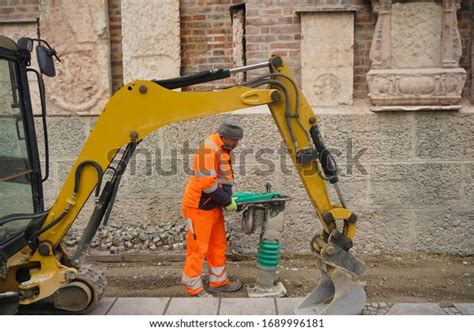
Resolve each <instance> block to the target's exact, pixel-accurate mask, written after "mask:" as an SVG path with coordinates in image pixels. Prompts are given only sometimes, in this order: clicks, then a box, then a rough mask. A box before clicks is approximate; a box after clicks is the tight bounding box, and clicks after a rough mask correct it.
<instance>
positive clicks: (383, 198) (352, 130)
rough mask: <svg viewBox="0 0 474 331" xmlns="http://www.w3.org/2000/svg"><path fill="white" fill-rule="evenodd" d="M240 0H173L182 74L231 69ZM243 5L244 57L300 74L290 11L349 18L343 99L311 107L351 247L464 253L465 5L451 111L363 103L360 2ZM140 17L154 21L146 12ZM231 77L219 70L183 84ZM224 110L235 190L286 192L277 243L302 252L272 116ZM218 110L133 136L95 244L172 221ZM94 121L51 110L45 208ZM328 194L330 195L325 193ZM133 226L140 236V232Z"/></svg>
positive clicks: (467, 228) (471, 164)
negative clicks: (135, 145)
mask: <svg viewBox="0 0 474 331" xmlns="http://www.w3.org/2000/svg"><path fill="white" fill-rule="evenodd" d="M241 2H243V1H232V0H219V1H218V0H180V1H179V19H180V27H179V28H180V36H181V74H187V73H191V72H195V71H198V70H207V69H211V68H218V67H228V66H232V25H231V20H230V13H229V10H228V7H229V5H231V4H237V3H241ZM30 3H32V4H31V5H29V4H30ZM245 3H246V26H245V31H246V54H245V59H246V63H247V64H252V63H257V62H260V61H265V60H267V58H268V56H269V55H270V54H272V53H278V54H280V55H282V56H284V58H285V59H286V61H287V64H288V65H289V66H290V67H291V69H292V70H293V71H294V72H295V73H296V76H297V77H298V80H300V82H299V83H301V78H302V74H301V72H302V70H304V68H302V67H301V56H302V54H301V38H302V36H301V15H306V14H301V13H302V12H304V11H305V10H308V9H310V10H312V11H315V10H316V11H318V10H319V11H323V10H329V9H331V10H332V9H339V10H340V9H345V10H348V11H349V12H351V13H353V15H354V16H353V17H354V38H353V54H354V66H353V104H352V105H340V106H328V107H322V108H321V107H318V105H317V104H316V105H315V107H314V109H315V112H316V113H317V114H318V115H319V117H320V120H321V127H322V130H323V135H324V137H325V141H326V144H327V145H328V146H331V147H332V148H333V150H334V153H335V155H336V156H337V159H338V163H339V165H340V168H341V184H340V186H341V189H342V191H343V193H344V194H345V196H346V199H347V204H348V207H349V208H350V209H352V210H354V212H356V213H357V214H358V215H359V220H360V223H359V229H360V231H359V233H358V235H357V236H356V241H355V242H356V243H355V249H356V251H358V252H367V253H380V252H394V251H398V252H399V251H401V252H407V251H416V250H419V251H429V252H449V253H461V254H472V253H473V252H474V233H473V231H474V230H473V227H472V226H471V224H472V222H473V221H474V206H473V203H472V201H474V195H473V194H474V181H473V174H474V139H473V132H474V108H473V106H471V105H469V103H468V102H467V101H468V99H469V98H470V96H471V95H470V90H471V81H472V79H471V77H472V71H471V56H472V53H471V48H472V45H471V39H472V26H473V22H472V15H473V10H474V8H473V6H472V3H471V1H466V0H464V1H462V3H461V8H460V10H459V11H458V13H457V15H458V22H459V24H458V26H459V31H460V34H461V38H462V56H461V59H460V65H461V67H463V68H464V69H465V70H466V72H467V81H466V84H465V86H464V90H463V96H464V97H465V99H464V100H463V102H462V109H461V110H460V111H456V112H453V111H431V112H428V111H425V112H394V113H373V112H371V111H370V110H369V108H370V107H369V102H368V98H367V93H368V88H367V81H366V74H367V72H368V71H369V68H370V61H369V52H370V47H371V42H372V36H373V31H374V28H375V23H376V16H375V15H374V14H373V13H372V6H371V3H370V1H368V0H367V1H363V0H321V1H319V0H271V1H270V0H260V1H257V0H247V1H245ZM37 4H38V2H34V1H32V2H30V1H25V0H23V1H20V0H17V2H15V3H14V2H13V1H10V0H8V1H3V2H2V1H1V0H0V21H1V18H4V17H8V18H10V17H13V16H12V15H13V13H15V12H20V10H19V8H22V7H21V6H31V7H28V8H33V9H27V11H28V10H30V11H31V13H30V14H27V15H26V16H27V17H31V16H34V15H36V14H32V13H33V12H34V8H37V9H36V10H37V11H39V9H38V5H37ZM40 7H41V6H40ZM9 8H13V9H14V11H13V12H12V11H11V9H9ZM6 9H7V10H6ZM107 11H108V16H109V17H108V19H109V31H110V32H109V33H110V35H109V36H110V37H109V38H110V52H111V55H110V59H111V62H110V64H111V67H110V71H111V80H112V90H113V91H115V90H116V89H117V88H119V87H120V85H121V84H122V82H121V77H123V60H122V59H123V54H122V53H123V52H122V44H121V41H122V33H123V32H122V26H121V22H122V21H121V1H120V0H109V1H108V6H107ZM4 12H5V14H4ZM1 15H3V16H1ZM22 17H24V16H22ZM149 19H150V20H151V19H153V15H150V18H149ZM140 24H142V25H143V26H144V27H146V26H147V23H146V19H144V18H140ZM1 26H2V25H0V28H1ZM33 31H34V30H33ZM119 31H120V32H119ZM232 82H233V80H232V79H228V80H225V81H223V82H219V83H216V84H205V85H203V86H201V87H199V88H197V87H196V88H193V89H201V88H213V87H219V86H224V85H228V84H230V83H232ZM234 116H238V117H239V118H240V120H241V122H242V124H243V125H244V127H245V130H246V133H245V138H244V140H243V141H242V143H241V144H240V146H239V148H238V150H237V151H236V155H235V158H234V159H235V160H236V165H235V170H236V177H237V184H236V190H238V191H261V190H263V188H264V184H265V183H267V182H270V183H272V184H273V187H274V189H275V190H280V191H282V192H284V193H286V194H288V195H291V196H292V197H293V200H292V201H291V202H290V203H289V205H288V208H287V210H286V212H285V219H286V231H285V235H284V242H283V245H284V247H285V251H286V252H288V253H308V252H309V247H308V242H309V240H310V238H311V237H312V235H313V234H314V233H315V232H316V231H318V228H319V224H318V223H319V222H318V220H317V219H316V216H315V213H314V211H313V209H312V208H311V207H310V202H309V201H308V198H307V197H306V194H305V192H304V189H303V185H302V184H301V182H300V181H299V179H298V178H297V176H296V174H295V172H294V171H293V170H292V166H291V162H290V160H289V158H288V156H287V154H286V152H284V151H282V149H281V138H280V136H279V134H278V130H277V128H276V127H275V125H274V123H273V120H272V117H271V116H270V114H269V112H267V111H266V110H265V109H264V108H257V109H252V110H250V111H244V112H237V113H235V114H234ZM222 118H223V116H222V115H220V116H211V117H208V118H203V119H199V120H193V121H186V122H183V123H176V124H173V125H170V126H168V127H165V128H163V129H161V130H158V131H157V132H156V133H155V134H153V135H152V136H151V137H149V138H147V139H145V140H144V141H143V142H142V143H141V144H140V146H139V149H138V151H137V153H136V157H135V158H134V159H133V160H132V162H131V163H130V165H129V168H128V171H127V176H126V177H125V178H124V180H123V183H122V187H121V189H120V190H119V195H118V198H117V202H116V205H115V207H114V211H113V213H112V216H111V220H110V224H111V226H115V228H113V227H112V229H113V231H109V234H107V235H104V238H106V239H104V240H105V242H108V240H110V242H112V241H114V240H115V241H117V240H118V239H120V238H122V237H123V238H126V237H127V236H128V237H130V236H131V237H133V238H132V239H130V240H127V241H131V242H133V247H127V246H125V245H124V241H123V240H122V241H121V240H118V243H117V247H116V248H117V250H118V251H125V252H126V251H130V250H131V249H133V250H141V251H144V250H146V251H148V250H150V249H152V248H151V247H153V245H155V243H153V241H154V240H155V238H156V236H155V235H156V234H157V232H159V231H160V230H159V229H158V225H160V224H167V223H170V222H171V223H176V224H180V222H181V221H182V220H181V211H180V209H181V207H180V197H181V193H182V189H183V187H184V185H185V183H186V179H187V171H188V169H189V162H190V161H191V157H190V156H189V154H190V152H189V150H192V149H193V148H195V147H197V146H198V144H199V142H200V141H201V140H202V139H203V138H204V137H205V136H206V135H208V134H210V133H212V132H213V131H214V130H215V129H216V128H217V126H218V123H219V121H220V120H221V119H222ZM95 120H96V117H95V116H64V115H61V116H58V115H57V116H50V118H49V123H50V145H51V146H50V148H51V150H50V155H51V158H52V159H51V175H50V178H51V179H50V180H49V181H48V182H47V183H46V195H47V196H46V198H47V203H46V205H50V204H51V203H52V202H53V201H54V198H55V196H56V194H57V193H58V191H59V189H60V187H61V185H62V182H63V181H64V179H65V177H66V175H67V172H68V171H69V168H70V167H71V165H72V163H73V161H74V158H75V156H76V155H77V154H78V153H79V151H80V149H81V146H82V145H83V143H84V142H85V139H86V138H87V136H88V134H89V132H90V130H91V128H92V127H93V124H94V122H95ZM40 126H41V125H40V122H39V121H38V135H39V137H42V133H41V127H40ZM40 142H41V139H40ZM42 148H43V147H41V153H43V149H42ZM42 155H44V154H42ZM331 194H332V196H334V192H332V191H331ZM91 208H92V205H91V203H88V204H87V205H86V207H85V208H84V210H83V211H82V213H81V216H80V218H79V221H78V222H77V223H76V224H75V225H74V230H76V229H77V230H79V229H80V228H81V227H82V226H83V225H84V222H85V220H86V219H87V216H88V215H90V211H91ZM229 220H230V222H229V227H230V228H231V229H232V235H231V237H232V242H233V248H234V249H235V251H237V252H251V251H255V248H256V243H257V240H258V235H253V236H251V237H250V238H248V237H246V236H244V235H242V234H241V231H240V230H239V226H240V225H239V219H238V217H237V216H236V215H233V216H229ZM110 233H113V234H110ZM141 233H145V236H143V235H142V237H141V238H139V234H141ZM135 234H137V235H136V236H135V237H134V235H135ZM107 236H108V237H107ZM110 236H112V237H114V239H113V240H112V239H110ZM115 237H117V238H118V239H117V238H115ZM107 238H108V239H107ZM116 239H117V240H116ZM157 242H158V241H157ZM99 247H100V246H99ZM105 247H106V248H110V246H109V247H107V245H105ZM114 247H115V246H114ZM154 247H155V248H154V249H156V248H157V245H155V246H154ZM117 250H114V252H116V251H117Z"/></svg>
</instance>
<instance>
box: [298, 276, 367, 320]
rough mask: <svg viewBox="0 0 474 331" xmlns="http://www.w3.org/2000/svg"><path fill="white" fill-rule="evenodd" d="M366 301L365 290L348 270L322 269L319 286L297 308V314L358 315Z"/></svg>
mask: <svg viewBox="0 0 474 331" xmlns="http://www.w3.org/2000/svg"><path fill="white" fill-rule="evenodd" d="M365 302H366V295H365V291H364V289H363V287H362V286H360V285H359V283H357V282H355V281H353V280H352V276H351V275H349V274H348V273H347V272H345V271H342V270H340V269H337V268H333V270H331V271H329V272H327V271H325V270H323V269H321V280H320V281H319V285H318V287H317V288H316V289H315V290H314V291H313V292H311V293H310V294H308V295H307V296H306V297H305V298H304V300H303V301H302V302H301V303H300V304H299V305H298V306H297V307H296V308H295V314H297V315H357V314H360V313H361V312H362V309H363V308H364V305H365Z"/></svg>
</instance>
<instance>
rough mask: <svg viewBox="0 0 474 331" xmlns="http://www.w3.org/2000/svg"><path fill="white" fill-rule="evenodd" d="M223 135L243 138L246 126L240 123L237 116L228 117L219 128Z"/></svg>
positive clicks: (218, 130)
mask: <svg viewBox="0 0 474 331" xmlns="http://www.w3.org/2000/svg"><path fill="white" fill-rule="evenodd" d="M217 132H219V134H220V135H221V136H222V137H228V138H234V139H242V138H243V136H244V128H243V127H242V125H240V122H239V120H238V119H237V118H236V117H227V118H226V119H225V120H224V121H223V122H222V123H221V125H220V126H219V129H217Z"/></svg>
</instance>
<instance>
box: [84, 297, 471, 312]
mask: <svg viewBox="0 0 474 331" xmlns="http://www.w3.org/2000/svg"><path fill="white" fill-rule="evenodd" d="M302 299H303V298H278V299H269V298H262V299H249V298H104V299H103V300H102V301H101V303H100V304H99V305H98V306H97V308H96V309H95V310H94V311H92V312H91V314H94V315H147V314H148V315H293V309H294V308H295V306H296V305H297V304H298V303H299V302H301V300H302ZM362 315H474V303H453V304H449V305H440V304H437V303H387V302H377V303H367V304H366V306H365V308H364V310H363V312H362Z"/></svg>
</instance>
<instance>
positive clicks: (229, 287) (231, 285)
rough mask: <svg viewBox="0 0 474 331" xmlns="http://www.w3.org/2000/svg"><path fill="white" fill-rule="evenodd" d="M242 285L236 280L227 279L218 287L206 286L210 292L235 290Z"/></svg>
mask: <svg viewBox="0 0 474 331" xmlns="http://www.w3.org/2000/svg"><path fill="white" fill-rule="evenodd" d="M241 287H242V283H241V282H240V281H239V280H238V279H236V280H229V282H228V283H227V284H225V285H224V286H219V287H208V288H207V291H208V292H211V293H222V292H237V291H238V290H240V288H241Z"/></svg>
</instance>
